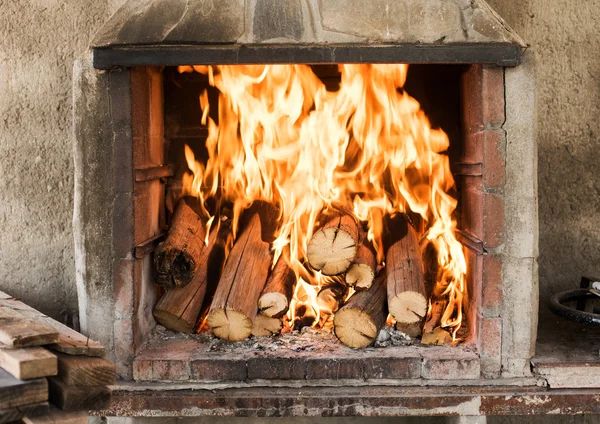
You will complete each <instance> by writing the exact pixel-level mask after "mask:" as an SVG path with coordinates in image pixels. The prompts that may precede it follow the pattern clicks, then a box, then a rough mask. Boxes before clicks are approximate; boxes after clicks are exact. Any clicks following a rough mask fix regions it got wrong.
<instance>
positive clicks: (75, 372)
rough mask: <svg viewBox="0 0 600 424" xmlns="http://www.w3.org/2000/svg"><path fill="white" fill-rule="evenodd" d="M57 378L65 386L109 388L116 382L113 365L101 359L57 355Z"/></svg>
mask: <svg viewBox="0 0 600 424" xmlns="http://www.w3.org/2000/svg"><path fill="white" fill-rule="evenodd" d="M56 356H57V358H58V377H60V379H61V380H62V381H63V382H64V383H65V384H66V385H67V386H110V385H112V384H115V382H116V380H117V370H116V366H115V364H113V363H112V362H109V361H107V360H106V359H102V358H90V357H87V356H73V355H65V354H64V353H57V355H56Z"/></svg>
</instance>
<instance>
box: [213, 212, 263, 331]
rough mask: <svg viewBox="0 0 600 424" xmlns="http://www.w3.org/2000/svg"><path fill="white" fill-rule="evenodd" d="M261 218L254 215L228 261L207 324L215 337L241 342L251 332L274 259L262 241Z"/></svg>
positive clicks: (256, 214) (257, 214)
mask: <svg viewBox="0 0 600 424" xmlns="http://www.w3.org/2000/svg"><path fill="white" fill-rule="evenodd" d="M261 233H262V229H261V219H260V216H259V212H255V213H254V214H253V215H252V217H251V218H250V220H249V222H248V224H247V225H246V227H245V228H244V229H243V231H242V232H241V234H240V235H239V237H238V239H237V240H236V241H235V244H234V245H233V248H232V249H231V252H230V254H229V256H228V258H227V262H226V263H225V267H224V269H223V273H222V275H221V279H220V280H219V285H218V287H217V290H216V292H215V295H214V297H213V300H212V304H211V307H210V311H209V313H208V317H207V322H208V325H209V327H211V329H212V331H213V333H214V334H215V336H217V337H220V338H222V339H226V340H230V341H240V340H243V339H245V338H247V337H248V336H249V335H250V333H251V332H252V323H253V321H254V318H255V317H256V314H257V305H258V298H259V297H260V294H261V292H262V290H263V288H264V286H265V283H266V281H267V276H268V272H269V266H270V264H271V261H272V256H271V252H270V248H269V243H266V242H264V241H263V239H262V238H261Z"/></svg>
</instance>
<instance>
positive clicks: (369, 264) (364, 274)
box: [345, 237, 377, 291]
mask: <svg viewBox="0 0 600 424" xmlns="http://www.w3.org/2000/svg"><path fill="white" fill-rule="evenodd" d="M376 270H377V257H376V256H375V249H374V248H373V245H372V244H371V242H369V241H368V240H367V238H366V237H365V238H364V239H363V242H362V243H361V244H360V246H359V247H358V252H357V253H356V258H354V261H353V262H352V265H350V267H349V268H348V270H347V271H346V276H345V280H346V284H347V285H348V286H350V287H354V290H356V291H361V290H368V289H369V287H371V285H372V284H373V280H374V279H375V272H376Z"/></svg>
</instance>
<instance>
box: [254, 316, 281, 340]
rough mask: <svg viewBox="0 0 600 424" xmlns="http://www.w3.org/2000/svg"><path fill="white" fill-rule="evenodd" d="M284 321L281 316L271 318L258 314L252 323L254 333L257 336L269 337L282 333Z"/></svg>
mask: <svg viewBox="0 0 600 424" xmlns="http://www.w3.org/2000/svg"><path fill="white" fill-rule="evenodd" d="M282 328H283V323H282V322H281V320H280V319H279V318H270V317H267V316H265V315H263V314H258V315H256V318H255V319H254V323H253V324H252V335H253V336H255V337H268V336H273V335H275V334H279V333H281V329H282Z"/></svg>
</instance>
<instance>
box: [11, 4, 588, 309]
mask: <svg viewBox="0 0 600 424" xmlns="http://www.w3.org/2000/svg"><path fill="white" fill-rule="evenodd" d="M122 2H123V0H108V1H104V2H102V1H93V0H66V1H59V0H29V1H27V2H24V1H18V2H17V1H6V0H4V1H2V0H0V289H2V290H5V291H8V292H10V293H11V294H13V295H15V296H18V297H20V298H22V299H23V300H24V301H26V302H28V303H30V304H32V305H33V306H35V307H38V308H39V309H41V310H43V311H45V312H46V313H49V314H51V315H53V316H57V317H58V316H59V315H60V313H61V311H63V310H66V309H70V310H74V309H75V308H76V305H77V302H76V294H75V283H74V266H73V247H72V245H73V237H72V234H71V216H72V205H73V203H72V195H73V191H72V186H73V177H72V174H73V169H72V147H71V69H72V65H73V60H74V58H75V57H76V56H78V55H79V54H80V53H81V52H82V51H83V50H84V49H85V47H86V45H87V43H88V41H89V39H90V37H91V35H92V34H93V33H94V31H95V30H96V29H97V28H98V27H99V25H100V24H101V23H102V22H103V21H105V20H106V19H107V18H108V16H109V15H110V14H111V13H112V12H114V11H115V10H116V8H117V7H118V6H119V5H120V4H121V3H122ZM489 2H490V4H491V5H492V6H493V7H494V8H496V10H497V11H498V12H499V13H500V14H501V15H502V16H503V17H504V18H505V19H506V20H507V21H508V22H509V24H511V25H512V26H513V28H514V29H515V30H516V31H517V32H518V33H519V34H520V35H521V36H522V37H523V38H525V39H526V40H527V41H528V42H529V43H531V44H532V46H533V49H534V50H535V52H536V56H537V64H538V67H537V76H536V79H537V103H538V116H539V117H538V121H539V122H538V131H539V172H540V176H539V190H540V199H539V204H540V279H541V291H542V293H541V295H542V299H543V301H545V300H546V299H547V297H548V295H549V294H550V293H552V292H554V291H556V290H560V289H565V288H569V287H572V286H573V285H574V284H575V283H576V281H577V279H578V278H579V276H580V275H581V274H592V275H593V274H596V275H597V274H600V269H599V268H600V263H599V259H600V173H599V172H598V171H596V170H595V165H596V164H598V163H600V143H598V141H597V140H598V137H599V134H600V71H599V69H600V38H599V37H598V35H597V34H598V30H597V28H598V26H599V25H600V0H576V1H567V0H554V1H552V2H548V1H547V0H490V1H489Z"/></svg>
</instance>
